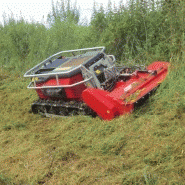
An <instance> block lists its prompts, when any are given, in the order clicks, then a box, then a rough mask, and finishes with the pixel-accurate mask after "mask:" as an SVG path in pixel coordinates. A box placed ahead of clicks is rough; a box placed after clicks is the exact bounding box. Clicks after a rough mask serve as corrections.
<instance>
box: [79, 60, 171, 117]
mask: <svg viewBox="0 0 185 185" xmlns="http://www.w3.org/2000/svg"><path fill="white" fill-rule="evenodd" d="M169 65H170V64H169V63H168V62H154V63H152V64H151V65H149V66H148V67H147V70H149V71H150V70H152V71H154V70H156V74H155V75H154V74H151V73H147V72H145V73H143V72H139V71H136V72H135V75H133V76H132V77H131V78H130V79H129V80H128V81H126V82H124V81H119V82H117V84H116V85H115V88H114V89H113V90H112V91H111V92H107V91H104V90H100V89H93V88H88V89H86V90H85V91H83V93H82V97H83V100H84V102H85V103H86V104H87V105H88V106H89V107H91V108H92V109H93V110H94V111H95V112H96V113H97V114H98V116H100V117H101V118H102V119H104V120H111V119H113V118H114V117H116V116H119V115H123V114H127V113H131V112H132V111H133V110H134V103H135V102H137V101H138V100H139V99H141V98H142V97H144V96H145V95H147V94H148V93H150V92H151V91H152V90H153V89H155V88H156V87H157V86H158V85H159V84H160V83H161V82H162V81H163V80H164V79H165V77H166V75H167V73H168V67H169Z"/></svg>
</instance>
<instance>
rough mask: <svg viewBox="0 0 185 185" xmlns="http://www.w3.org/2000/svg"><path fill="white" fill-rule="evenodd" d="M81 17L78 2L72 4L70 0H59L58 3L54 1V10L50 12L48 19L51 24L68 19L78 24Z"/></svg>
mask: <svg viewBox="0 0 185 185" xmlns="http://www.w3.org/2000/svg"><path fill="white" fill-rule="evenodd" d="M79 18H80V11H79V9H77V7H76V3H75V4H74V5H73V6H71V4H70V0H67V1H66V2H65V1H64V0H61V2H58V1H57V2H56V4H54V2H53V1H52V12H50V14H48V17H47V20H48V22H49V24H50V26H52V25H53V24H54V23H55V22H56V21H61V22H62V21H67V22H73V23H75V24H77V23H78V22H79Z"/></svg>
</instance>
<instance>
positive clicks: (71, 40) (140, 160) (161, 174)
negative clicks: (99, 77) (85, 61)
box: [0, 0, 185, 185]
mask: <svg viewBox="0 0 185 185" xmlns="http://www.w3.org/2000/svg"><path fill="white" fill-rule="evenodd" d="M108 7H109V8H108V10H105V9H104V8H103V7H101V8H100V9H96V8H95V7H94V13H93V17H92V19H91V22H90V24H89V25H80V24H79V17H80V11H79V10H78V9H76V8H75V6H72V5H71V4H70V1H68V2H67V3H66V2H65V1H63V0H62V1H61V2H58V3H56V4H53V10H52V12H51V13H50V14H49V15H48V21H50V27H49V28H46V27H45V26H44V25H42V24H36V23H28V22H26V21H25V20H24V18H21V19H20V20H15V19H14V17H13V16H8V15H7V17H5V19H4V25H0V67H1V68H0V184H15V185H17V184H33V185H35V184H62V185H63V184H106V185H108V184H147V185H150V184H166V185H168V184H170V185H172V184H185V183H184V182H185V162H184V161H185V53H184V51H185V33H184V32H185V14H184V12H185V1H184V0H158V1H154V0H130V1H129V5H128V7H125V6H123V5H122V3H121V2H120V6H118V7H114V8H111V7H112V6H111V2H109V6H108ZM102 45H103V46H106V48H107V50H106V53H108V54H114V55H115V56H116V58H117V62H118V63H120V64H122V63H128V64H133V63H137V64H146V65H147V64H149V63H151V62H152V61H155V60H161V61H169V62H170V63H171V67H170V70H169V75H168V77H167V78H166V80H165V82H164V83H162V85H161V86H160V87H159V89H158V90H157V92H156V93H155V95H154V96H152V97H151V98H150V99H149V100H148V102H147V103H146V104H145V105H144V106H142V107H140V108H139V109H138V110H136V111H135V112H134V113H133V114H132V115H130V116H121V117H119V118H116V119H114V120H112V121H110V122H106V121H102V120H100V119H99V118H91V117H85V116H84V117H82V116H75V117H71V118H52V119H51V118H42V117H41V116H39V115H32V114H31V113H29V109H30V104H31V103H32V102H33V101H34V100H36V99H37V95H36V93H35V92H34V91H29V90H27V89H26V87H27V85H28V83H29V79H24V78H23V74H24V73H25V72H26V71H27V70H28V69H30V68H31V67H33V66H34V65H35V64H37V63H39V62H41V61H42V60H43V59H45V58H46V57H48V56H50V55H52V54H54V53H56V52H58V51H62V50H69V49H78V48H85V47H93V46H102Z"/></svg>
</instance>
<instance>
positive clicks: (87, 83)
mask: <svg viewBox="0 0 185 185" xmlns="http://www.w3.org/2000/svg"><path fill="white" fill-rule="evenodd" d="M104 50H105V48H104V47H96V48H85V49H78V50H69V51H62V52H59V53H57V54H55V55H53V56H51V57H49V58H48V59H46V60H45V61H43V62H41V63H40V64H38V65H37V66H35V67H34V68H32V69H30V70H29V71H28V72H26V74H25V75H24V76H25V77H31V78H32V82H31V83H30V84H29V86H28V88H30V89H35V90H36V92H37V94H38V97H39V100H38V101H37V102H35V103H33V104H32V112H33V113H37V112H41V113H44V114H45V113H48V112H49V113H51V114H53V113H54V114H57V115H62V116H63V115H65V116H66V115H71V114H70V112H73V113H74V112H77V110H79V111H84V112H83V114H84V113H85V114H89V115H90V114H91V113H92V112H93V113H96V114H97V115H98V116H99V117H101V118H102V119H104V120H111V119H113V118H115V117H117V116H120V115H124V114H129V113H131V112H132V111H133V110H134V108H135V107H136V105H137V104H139V103H140V102H142V99H146V97H147V96H148V95H149V94H150V93H151V92H153V91H154V90H155V89H156V88H157V87H158V86H159V85H160V83H161V82H162V81H164V79H165V77H166V75H167V73H168V68H169V66H170V64H169V63H168V62H160V61H157V62H153V63H152V64H150V65H149V66H148V67H146V68H144V69H143V68H142V67H141V66H139V67H138V66H132V67H126V66H116V65H115V57H114V56H113V55H106V54H105V53H104Z"/></svg>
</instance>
